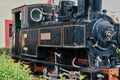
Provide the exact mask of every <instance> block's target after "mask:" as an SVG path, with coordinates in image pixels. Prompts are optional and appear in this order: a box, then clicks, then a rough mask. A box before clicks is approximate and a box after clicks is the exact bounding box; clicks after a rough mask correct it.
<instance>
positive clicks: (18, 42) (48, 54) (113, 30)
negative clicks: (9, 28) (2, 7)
mask: <svg viewBox="0 0 120 80" xmlns="http://www.w3.org/2000/svg"><path fill="white" fill-rule="evenodd" d="M101 6H102V0H78V4H77V6H76V5H75V2H74V1H70V0H62V1H60V2H59V5H51V4H33V5H24V6H21V7H18V8H15V9H12V15H13V47H12V53H13V55H12V57H13V58H15V59H20V60H23V61H25V62H27V63H29V65H30V67H31V70H32V71H33V72H37V71H39V72H41V73H42V74H43V75H46V76H52V77H56V78H59V75H60V74H62V77H64V78H66V79H75V80H77V77H79V78H82V79H83V80H120V63H119V56H118V54H117V52H116V50H118V51H119V47H120V26H119V22H118V19H117V18H113V17H112V16H110V15H108V14H107V11H106V10H103V11H101ZM72 75H73V76H72ZM76 75H77V77H76ZM78 75H79V76H78ZM81 76H82V77H81ZM83 77H84V78H83ZM80 80H81V79H80Z"/></svg>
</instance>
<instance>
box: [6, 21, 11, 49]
mask: <svg viewBox="0 0 120 80" xmlns="http://www.w3.org/2000/svg"><path fill="white" fill-rule="evenodd" d="M10 24H12V20H5V47H6V48H9V46H10V44H9V26H10Z"/></svg>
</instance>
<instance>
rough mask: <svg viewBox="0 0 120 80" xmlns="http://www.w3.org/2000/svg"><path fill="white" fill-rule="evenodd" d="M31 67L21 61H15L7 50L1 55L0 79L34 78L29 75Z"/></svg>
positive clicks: (27, 79)
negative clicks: (8, 54) (7, 53)
mask: <svg viewBox="0 0 120 80" xmlns="http://www.w3.org/2000/svg"><path fill="white" fill-rule="evenodd" d="M29 73H30V69H29V68H28V66H27V65H21V63H20V62H18V63H14V61H13V59H11V57H10V56H7V55H6V50H4V51H2V54H1V55H0V80H34V79H32V78H31V77H30V75H29Z"/></svg>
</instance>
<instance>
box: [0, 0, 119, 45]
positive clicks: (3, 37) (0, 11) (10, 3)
mask: <svg viewBox="0 0 120 80" xmlns="http://www.w3.org/2000/svg"><path fill="white" fill-rule="evenodd" d="M54 1H55V4H58V2H59V1H60V0H54ZM73 1H75V2H76V4H77V0H73ZM48 2H49V0H0V3H1V4H0V47H9V46H10V45H11V44H10V43H9V41H10V40H11V39H10V36H11V34H10V32H11V27H12V12H11V9H13V8H16V7H19V6H22V5H28V4H39V3H48ZM50 2H51V1H50ZM118 2H119V0H103V5H102V8H103V9H107V10H111V11H114V12H117V14H118V16H120V5H119V3H118Z"/></svg>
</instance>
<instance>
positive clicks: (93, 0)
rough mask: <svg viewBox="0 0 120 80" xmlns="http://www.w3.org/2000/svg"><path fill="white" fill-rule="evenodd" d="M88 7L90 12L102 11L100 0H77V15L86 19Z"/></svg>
mask: <svg viewBox="0 0 120 80" xmlns="http://www.w3.org/2000/svg"><path fill="white" fill-rule="evenodd" d="M90 6H91V10H92V12H94V13H96V12H100V11H101V9H102V0H78V15H80V16H85V17H86V16H87V15H88V9H89V7H90Z"/></svg>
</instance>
